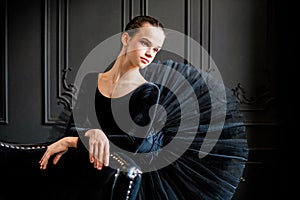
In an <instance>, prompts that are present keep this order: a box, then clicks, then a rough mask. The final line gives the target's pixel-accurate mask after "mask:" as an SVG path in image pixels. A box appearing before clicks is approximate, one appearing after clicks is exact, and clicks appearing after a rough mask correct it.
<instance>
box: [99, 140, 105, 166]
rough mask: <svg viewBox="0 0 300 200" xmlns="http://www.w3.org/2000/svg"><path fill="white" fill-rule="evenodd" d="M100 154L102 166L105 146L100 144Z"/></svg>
mask: <svg viewBox="0 0 300 200" xmlns="http://www.w3.org/2000/svg"><path fill="white" fill-rule="evenodd" d="M98 152H99V157H98V160H99V162H100V163H101V164H103V161H104V159H103V155H104V145H103V144H100V145H98Z"/></svg>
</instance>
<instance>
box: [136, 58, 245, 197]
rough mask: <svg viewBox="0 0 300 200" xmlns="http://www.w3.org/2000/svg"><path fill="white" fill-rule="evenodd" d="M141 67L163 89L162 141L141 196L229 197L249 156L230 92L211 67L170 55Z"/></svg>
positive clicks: (243, 128) (157, 119) (243, 132)
mask: <svg viewBox="0 0 300 200" xmlns="http://www.w3.org/2000/svg"><path fill="white" fill-rule="evenodd" d="M141 72H142V74H143V76H144V77H145V78H146V79H147V80H148V81H151V82H153V83H156V84H157V85H158V86H159V88H160V91H161V97H160V102H159V105H160V107H159V109H158V111H157V115H156V120H155V121H156V122H157V124H156V126H157V130H158V131H157V132H156V135H158V136H160V137H157V138H161V140H162V141H163V144H164V147H163V148H162V150H161V151H158V152H157V154H156V157H154V158H152V160H151V162H149V163H147V164H146V165H152V166H151V167H150V168H151V169H153V170H152V171H149V172H146V173H144V174H143V176H142V185H141V189H140V192H139V194H138V199H155V200H157V199H163V200H166V199H172V200H175V199H180V200H181V199H188V200H191V199H214V200H215V199H231V198H232V197H233V195H234V192H235V190H236V188H237V186H238V184H239V182H240V179H241V177H242V174H243V170H244V167H245V163H246V161H247V158H248V146H247V140H246V132H245V126H244V124H243V118H242V114H241V112H240V111H239V108H238V103H237V101H236V98H235V97H234V96H233V94H232V92H231V91H230V90H229V89H228V88H226V87H224V85H223V84H222V83H219V82H218V81H217V80H214V79H213V78H212V77H210V76H209V74H208V73H206V72H204V71H200V70H196V69H195V68H194V67H192V66H190V65H187V64H182V63H177V62H174V61H172V60H168V61H166V62H164V63H153V64H151V65H150V66H148V67H147V68H145V69H142V70H141ZM181 79H182V80H181ZM184 81H186V83H187V84H184V83H183V82H184ZM222 92H223V94H224V99H222V98H219V96H220V95H221V94H222ZM195 98H196V99H195ZM161 116H162V117H161ZM160 117H161V119H160ZM160 122H164V124H160ZM169 144H172V145H171V147H170V148H165V147H167V146H168V145H169ZM156 168H159V169H157V170H155V169H156Z"/></svg>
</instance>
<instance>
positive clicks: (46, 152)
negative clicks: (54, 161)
mask: <svg viewBox="0 0 300 200" xmlns="http://www.w3.org/2000/svg"><path fill="white" fill-rule="evenodd" d="M47 154H48V148H47V150H46V151H45V153H44V155H43V157H42V158H41V160H40V161H39V163H41V162H42V160H44V159H45V156H46V155H47Z"/></svg>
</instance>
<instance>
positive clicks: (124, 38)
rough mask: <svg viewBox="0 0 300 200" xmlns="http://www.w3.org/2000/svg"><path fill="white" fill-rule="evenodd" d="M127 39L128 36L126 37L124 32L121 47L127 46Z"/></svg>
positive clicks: (126, 34)
mask: <svg viewBox="0 0 300 200" xmlns="http://www.w3.org/2000/svg"><path fill="white" fill-rule="evenodd" d="M129 37H130V36H129V35H128V33H127V32H124V33H123V34H122V44H123V46H127V45H128V41H129Z"/></svg>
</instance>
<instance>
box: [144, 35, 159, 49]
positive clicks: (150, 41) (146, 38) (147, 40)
mask: <svg viewBox="0 0 300 200" xmlns="http://www.w3.org/2000/svg"><path fill="white" fill-rule="evenodd" d="M142 39H143V40H147V42H149V43H150V44H151V45H152V42H151V41H150V40H149V39H148V38H145V37H142ZM156 48H161V46H157V47H156Z"/></svg>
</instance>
